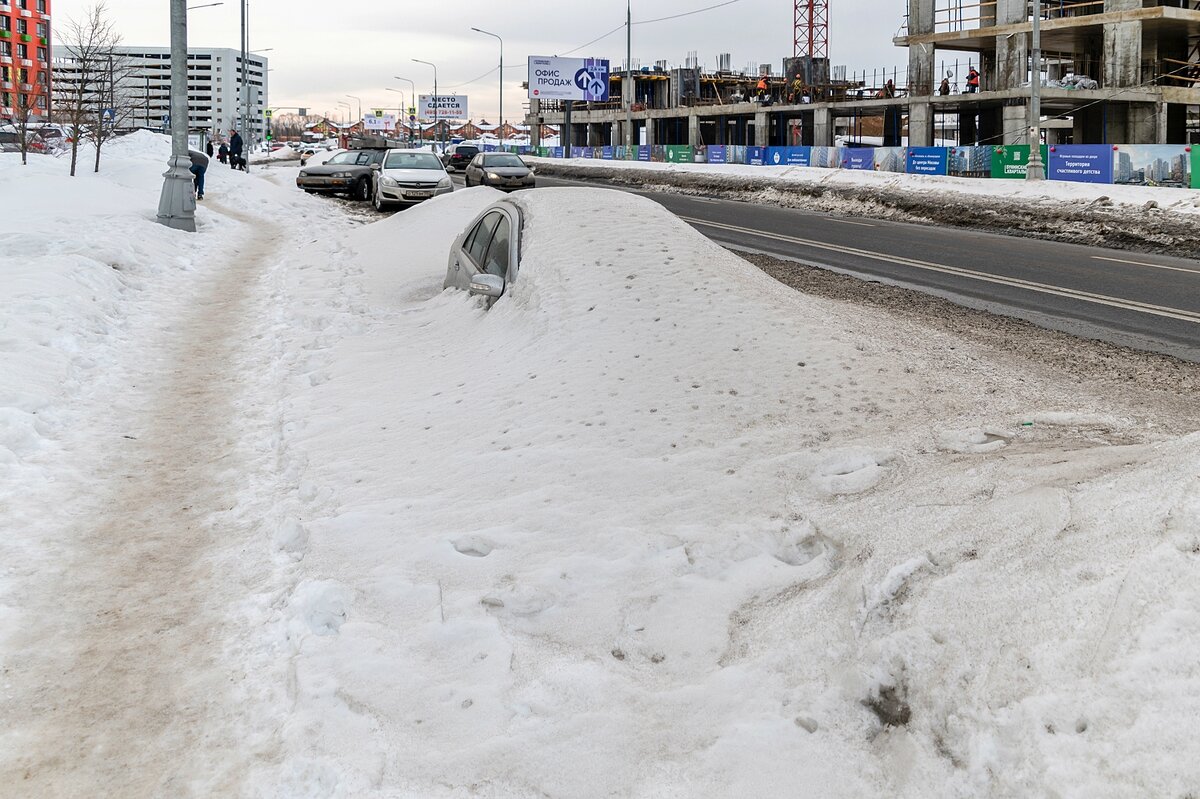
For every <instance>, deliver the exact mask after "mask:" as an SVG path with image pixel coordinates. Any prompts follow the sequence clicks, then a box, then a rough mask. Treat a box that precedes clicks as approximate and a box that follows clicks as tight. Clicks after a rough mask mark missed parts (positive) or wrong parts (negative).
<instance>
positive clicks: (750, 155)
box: [746, 147, 767, 166]
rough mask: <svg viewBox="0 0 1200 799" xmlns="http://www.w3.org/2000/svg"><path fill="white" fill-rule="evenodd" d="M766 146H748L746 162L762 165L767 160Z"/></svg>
mask: <svg viewBox="0 0 1200 799" xmlns="http://www.w3.org/2000/svg"><path fill="white" fill-rule="evenodd" d="M766 159H767V148H766V147H747V148H746V163H747V164H754V165H755V166H762V165H763V164H765V163H766V162H767V161H766Z"/></svg>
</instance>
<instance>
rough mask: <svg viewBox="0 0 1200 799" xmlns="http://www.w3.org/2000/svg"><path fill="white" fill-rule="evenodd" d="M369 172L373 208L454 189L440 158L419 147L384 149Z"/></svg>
mask: <svg viewBox="0 0 1200 799" xmlns="http://www.w3.org/2000/svg"><path fill="white" fill-rule="evenodd" d="M371 173H372V175H371V181H372V185H371V203H372V205H374V206H375V210H376V211H383V210H385V209H386V208H388V207H390V206H393V205H412V204H414V203H419V202H421V201H422V200H428V199H429V198H430V197H436V196H437V195H439V194H449V193H450V192H452V191H454V186H453V185H452V184H451V182H450V176H449V175H447V174H446V168H445V167H443V166H442V162H441V161H440V160H439V159H438V157H437V156H436V155H434V154H433V153H430V152H425V151H423V150H388V151H387V153H386V155H384V157H383V160H382V161H381V162H380V163H379V164H378V165H376V166H372V167H371Z"/></svg>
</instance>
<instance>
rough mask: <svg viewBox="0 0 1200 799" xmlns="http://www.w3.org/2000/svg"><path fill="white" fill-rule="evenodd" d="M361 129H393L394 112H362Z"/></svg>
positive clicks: (394, 122)
mask: <svg viewBox="0 0 1200 799" xmlns="http://www.w3.org/2000/svg"><path fill="white" fill-rule="evenodd" d="M362 122H363V130H376V131H384V130H395V129H396V115H395V114H379V113H376V114H363V118H362Z"/></svg>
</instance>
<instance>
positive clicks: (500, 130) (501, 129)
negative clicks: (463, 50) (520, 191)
mask: <svg viewBox="0 0 1200 799" xmlns="http://www.w3.org/2000/svg"><path fill="white" fill-rule="evenodd" d="M471 30H473V31H475V32H476V33H482V34H484V35H485V36H492V37H494V38H495V39H496V41H498V42H500V126H499V127H498V128H496V131H497V133H498V134H499V135H498V137H497V138H498V140H499V142H500V149H501V150H503V149H504V40H503V39H501V38H500V37H499V36H497V35H496V34H494V33H491V32H490V31H485V30H483V29H481V28H471Z"/></svg>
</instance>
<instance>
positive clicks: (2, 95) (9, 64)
mask: <svg viewBox="0 0 1200 799" xmlns="http://www.w3.org/2000/svg"><path fill="white" fill-rule="evenodd" d="M49 53H50V0H0V122H4V121H8V120H12V119H14V118H15V117H17V116H18V115H21V116H23V115H24V113H25V111H26V109H27V110H28V112H29V117H28V118H29V120H30V121H45V120H46V119H48V118H49V112H50V96H51V95H50V92H51V62H50V56H49Z"/></svg>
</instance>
